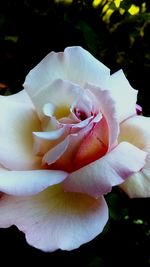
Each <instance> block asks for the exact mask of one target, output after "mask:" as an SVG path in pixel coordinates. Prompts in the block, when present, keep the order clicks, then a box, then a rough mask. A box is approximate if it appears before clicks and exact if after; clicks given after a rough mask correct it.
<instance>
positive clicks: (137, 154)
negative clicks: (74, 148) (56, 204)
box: [63, 142, 146, 197]
mask: <svg viewBox="0 0 150 267" xmlns="http://www.w3.org/2000/svg"><path fill="white" fill-rule="evenodd" d="M145 157H146V153H145V152H143V151H142V150H140V149H138V148H136V147H135V146H133V145H131V144H129V143H126V142H122V143H120V144H119V145H118V146H117V147H116V148H114V149H113V150H112V151H111V152H110V153H108V154H107V155H106V156H104V157H103V158H101V159H99V160H96V161H94V162H93V163H91V164H89V165H87V166H84V167H83V168H81V169H79V170H77V171H75V172H73V173H71V174H70V175H69V176H68V177H67V179H66V180H65V181H64V182H63V188H64V190H66V191H70V192H79V193H86V194H88V195H91V196H93V197H99V196H100V195H103V194H106V193H108V192H110V190H111V187H112V186H114V185H117V184H120V183H122V182H123V181H124V180H125V179H126V178H127V177H128V176H129V175H131V174H132V173H133V172H137V171H139V170H140V169H141V168H142V167H143V166H144V164H145Z"/></svg>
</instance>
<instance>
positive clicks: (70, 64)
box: [24, 46, 109, 97]
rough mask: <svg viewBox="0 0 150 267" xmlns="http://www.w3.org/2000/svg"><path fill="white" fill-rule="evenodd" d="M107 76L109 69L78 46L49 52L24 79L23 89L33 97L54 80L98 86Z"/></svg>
mask: <svg viewBox="0 0 150 267" xmlns="http://www.w3.org/2000/svg"><path fill="white" fill-rule="evenodd" d="M108 76H109V69H108V68H107V67H106V66H105V65H104V64H102V63H101V62H99V61H98V60H96V59H95V58H94V57H93V56H92V55H91V54H90V53H89V52H87V51H86V50H84V49H83V48H81V47H79V46H75V47H68V48H66V49H65V51H64V52H59V53H55V52H51V53H50V54H48V55H47V56H46V57H45V58H44V59H43V60H42V61H41V62H40V63H39V64H38V65H37V66H36V67H35V68H34V69H32V70H31V71H30V72H29V74H28V75H27V77H26V80H25V83H24V88H25V90H27V92H28V94H29V95H30V96H32V97H33V95H34V94H36V93H39V92H40V91H41V90H43V87H45V86H46V87H47V86H48V85H49V84H51V83H52V82H53V81H54V80H56V79H63V80H69V81H71V82H74V83H77V84H79V85H81V86H82V85H84V84H85V83H86V82H89V83H93V84H99V83H100V82H101V81H102V80H104V79H105V78H107V77H108Z"/></svg>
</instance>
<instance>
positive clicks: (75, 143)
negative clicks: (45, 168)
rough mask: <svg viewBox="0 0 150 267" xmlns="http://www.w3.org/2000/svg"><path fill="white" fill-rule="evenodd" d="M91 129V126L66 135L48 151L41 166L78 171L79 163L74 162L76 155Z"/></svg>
mask: <svg viewBox="0 0 150 267" xmlns="http://www.w3.org/2000/svg"><path fill="white" fill-rule="evenodd" d="M91 129H92V124H89V125H88V126H87V127H86V128H83V129H81V130H80V132H78V133H75V134H70V135H68V136H67V137H66V138H65V139H64V140H63V141H62V142H60V143H59V144H58V145H56V146H55V147H53V148H52V149H51V150H49V151H48V152H47V153H46V154H45V155H44V157H43V164H48V165H51V164H53V166H51V167H53V168H54V169H60V170H65V171H68V172H72V171H73V170H75V169H78V168H79V166H78V165H80V162H79V164H78V161H76V160H75V156H76V153H77V151H78V149H79V146H80V145H81V142H82V141H83V139H84V138H85V137H86V135H88V133H89V132H90V130H91ZM81 164H82V163H81Z"/></svg>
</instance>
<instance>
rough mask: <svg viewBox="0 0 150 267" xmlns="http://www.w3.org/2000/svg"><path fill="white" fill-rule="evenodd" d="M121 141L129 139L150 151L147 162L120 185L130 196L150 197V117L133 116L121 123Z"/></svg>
mask: <svg viewBox="0 0 150 267" xmlns="http://www.w3.org/2000/svg"><path fill="white" fill-rule="evenodd" d="M119 139H120V141H122V140H127V141H128V142H130V143H132V144H134V145H135V146H137V147H139V148H140V149H142V150H144V151H146V152H147V153H148V155H147V157H146V164H145V165H144V167H143V168H142V170H141V171H139V172H138V173H135V174H133V175H132V176H130V177H129V178H128V179H127V180H126V181H125V182H124V183H123V184H121V185H120V187H121V188H122V189H123V190H124V191H125V192H126V193H127V194H128V195H129V197H131V198H133V197H150V118H147V117H143V116H135V117H132V118H130V119H128V120H126V121H125V122H123V123H122V124H121V131H120V136H119Z"/></svg>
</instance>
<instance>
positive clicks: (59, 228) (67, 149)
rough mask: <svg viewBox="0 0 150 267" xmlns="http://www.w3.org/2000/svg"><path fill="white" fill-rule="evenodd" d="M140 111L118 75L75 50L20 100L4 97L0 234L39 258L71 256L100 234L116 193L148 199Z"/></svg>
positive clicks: (58, 57) (144, 122) (47, 61)
mask: <svg viewBox="0 0 150 267" xmlns="http://www.w3.org/2000/svg"><path fill="white" fill-rule="evenodd" d="M136 101H137V91H136V90H134V89H133V88H132V87H131V86H130V84H129V82H128V81H127V79H126V78H125V76H124V74H123V72H122V71H118V72H116V73H115V74H113V75H110V71H109V69H108V68H107V67H106V66H104V65H103V64H102V63H101V62H99V61H98V60H96V59H95V58H94V57H93V56H92V55H91V54H90V53H88V52H87V51H85V50H84V49H82V48H81V47H69V48H66V49H65V51H64V52H61V53H54V52H52V53H50V54H49V55H48V56H47V57H45V58H44V59H43V60H42V61H41V62H40V63H39V64H38V65H37V66H36V67H35V68H34V69H33V70H31V71H30V73H29V74H28V75H27V77H26V80H25V83H24V90H22V91H21V92H20V93H18V94H16V95H12V96H7V97H1V98H0V113H1V117H0V131H1V132H0V137H1V138H0V164H1V167H0V168H1V169H0V191H1V192H2V193H1V200H0V226H1V227H9V226H10V225H12V224H15V225H16V226H17V227H18V228H19V229H20V230H21V231H23V232H24V233H25V235H26V239H27V242H28V243H29V244H30V245H32V246H34V247H37V248H39V249H41V250H43V251H54V250H56V249H58V248H61V249H64V250H71V249H75V248H77V247H79V246H80V245H81V244H83V243H86V242H88V241H90V240H92V239H93V238H94V237H95V236H97V235H98V234H99V233H100V232H101V231H102V230H103V228H104V226H105V224H106V222H107V219H108V209H107V204H106V202H105V200H104V197H103V195H104V194H107V193H108V192H110V191H111V188H112V186H115V185H119V184H122V185H121V187H122V188H123V189H124V190H125V191H126V192H127V193H128V194H129V195H131V196H134V195H135V196H137V195H138V194H140V195H142V196H144V195H145V194H146V195H150V191H149V189H148V188H147V184H149V179H150V175H149V174H150V154H149V152H150V119H149V118H144V117H142V116H139V115H137V113H136ZM147 153H148V155H147ZM145 158H146V165H145ZM143 166H144V168H143ZM142 168H143V169H142ZM141 169H142V171H140V170H141ZM128 177H130V178H129V180H127V181H126V182H124V181H125V180H126V178H128ZM131 186H132V187H131ZM141 188H142V192H141Z"/></svg>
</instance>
